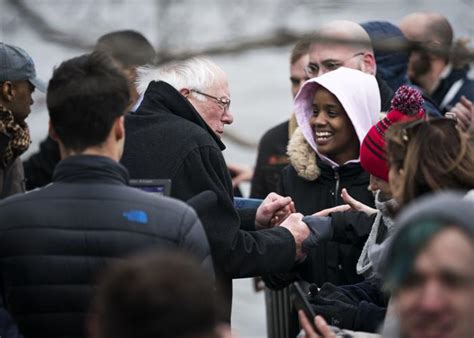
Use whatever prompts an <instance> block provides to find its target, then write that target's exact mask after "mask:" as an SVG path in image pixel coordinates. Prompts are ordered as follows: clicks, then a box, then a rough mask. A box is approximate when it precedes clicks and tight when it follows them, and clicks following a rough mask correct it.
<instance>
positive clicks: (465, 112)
mask: <svg viewBox="0 0 474 338" xmlns="http://www.w3.org/2000/svg"><path fill="white" fill-rule="evenodd" d="M473 115H474V105H473V103H472V102H471V101H469V100H468V99H467V98H466V97H465V96H461V100H460V101H459V102H458V103H456V105H455V106H454V107H453V108H452V109H451V111H449V112H447V113H446V115H445V116H446V117H448V118H455V119H456V120H457V123H458V126H459V128H460V129H461V130H462V131H464V132H467V131H469V130H473V129H474V116H473Z"/></svg>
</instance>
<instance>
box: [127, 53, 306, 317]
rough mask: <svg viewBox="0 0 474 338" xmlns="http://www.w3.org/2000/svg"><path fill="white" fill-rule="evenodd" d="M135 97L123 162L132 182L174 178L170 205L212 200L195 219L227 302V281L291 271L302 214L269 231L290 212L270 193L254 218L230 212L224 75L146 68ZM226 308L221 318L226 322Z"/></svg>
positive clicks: (203, 62)
mask: <svg viewBox="0 0 474 338" xmlns="http://www.w3.org/2000/svg"><path fill="white" fill-rule="evenodd" d="M139 91H141V92H142V93H144V97H143V101H142V103H141V105H140V108H139V109H138V110H137V111H136V112H135V113H131V114H129V116H128V117H127V119H126V132H127V141H126V143H125V151H124V156H123V158H122V162H123V164H124V165H125V166H126V167H127V168H128V169H129V171H130V176H131V177H132V178H147V179H159V178H168V179H171V180H172V188H171V195H172V196H173V197H175V198H178V199H181V200H188V199H190V198H192V197H193V196H195V195H197V194H199V193H201V192H202V191H206V190H210V191H212V192H214V193H215V194H216V195H217V202H216V204H215V205H212V207H209V208H207V209H206V211H205V212H200V213H199V212H198V214H199V216H200V218H201V220H202V223H203V225H204V228H205V230H206V233H207V236H208V239H209V243H210V246H211V252H212V256H213V259H214V265H215V268H216V272H217V276H218V277H219V278H220V282H221V283H222V282H224V283H223V284H222V285H223V288H224V293H225V295H226V298H227V299H229V300H231V296H232V293H231V292H232V289H231V287H232V284H231V278H239V277H250V276H257V275H261V274H264V273H273V272H283V271H289V270H290V269H291V268H292V267H293V265H294V263H295V261H298V260H300V259H302V258H303V257H304V254H303V252H302V242H303V240H305V239H306V238H307V237H308V236H309V229H308V228H307V226H306V224H305V223H303V222H302V215H300V214H292V215H291V216H289V217H288V218H287V219H286V220H285V221H284V222H283V223H281V226H278V227H274V228H271V229H268V228H270V227H271V219H272V217H274V216H277V217H285V216H287V215H288V214H289V212H290V210H292V209H293V205H292V202H291V199H290V198H283V197H281V196H279V195H277V194H275V193H272V194H270V195H268V196H267V198H266V199H265V200H264V202H263V203H262V205H261V206H260V207H259V208H258V209H257V211H256V212H255V210H248V209H246V210H245V211H247V213H245V214H244V212H243V211H242V210H240V211H238V210H236V209H235V208H234V205H233V195H232V183H231V178H230V175H229V172H228V170H227V166H226V163H225V160H224V157H223V156H222V150H224V149H225V146H224V144H223V143H222V141H221V136H222V134H223V132H224V127H225V126H226V125H228V124H231V123H232V121H233V115H232V113H231V111H230V109H229V107H230V102H231V100H230V92H229V86H228V81H227V76H226V74H225V73H224V71H223V70H222V69H221V68H220V67H219V66H217V65H216V64H215V63H213V62H212V61H210V60H208V59H206V58H192V59H189V60H185V61H178V62H174V63H171V64H169V65H165V66H163V67H161V68H143V69H141V71H140V75H139ZM249 211H250V212H249ZM256 230H258V231H256ZM190 282H192V281H190ZM228 305H229V307H228V310H229V312H228V313H226V314H225V315H226V316H227V317H230V302H229V303H228Z"/></svg>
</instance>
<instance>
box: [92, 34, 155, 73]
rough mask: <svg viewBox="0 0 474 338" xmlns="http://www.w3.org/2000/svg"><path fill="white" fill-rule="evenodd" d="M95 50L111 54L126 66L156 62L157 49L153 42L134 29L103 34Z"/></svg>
mask: <svg viewBox="0 0 474 338" xmlns="http://www.w3.org/2000/svg"><path fill="white" fill-rule="evenodd" d="M94 50H96V51H102V52H105V53H107V54H109V55H110V56H111V57H112V58H113V59H114V60H116V61H118V62H119V63H121V65H123V66H125V67H129V66H143V65H146V64H154V63H155V62H156V51H155V49H154V48H153V46H152V45H151V43H150V42H149V41H148V40H147V39H146V38H145V37H144V36H143V35H142V34H141V33H139V32H137V31H133V30H121V31H115V32H111V33H108V34H105V35H103V36H101V37H100V38H99V39H98V40H97V43H96V46H95V48H94Z"/></svg>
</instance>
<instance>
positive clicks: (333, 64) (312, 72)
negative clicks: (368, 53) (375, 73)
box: [304, 52, 365, 78]
mask: <svg viewBox="0 0 474 338" xmlns="http://www.w3.org/2000/svg"><path fill="white" fill-rule="evenodd" d="M364 54H365V53H364V52H359V53H356V54H354V55H352V56H351V57H349V58H347V59H345V60H342V61H339V60H327V61H324V62H322V63H321V65H318V64H316V63H309V64H308V65H307V66H306V67H304V71H305V73H306V75H307V76H308V77H310V78H313V77H316V76H318V74H319V70H320V69H324V70H326V72H330V71H333V70H336V69H338V68H339V67H342V66H344V64H345V63H346V62H347V61H349V60H350V59H352V58H355V57H356V56H361V55H364Z"/></svg>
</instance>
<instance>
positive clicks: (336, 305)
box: [0, 12, 474, 338]
mask: <svg viewBox="0 0 474 338" xmlns="http://www.w3.org/2000/svg"><path fill="white" fill-rule="evenodd" d="M387 41H388V42H391V43H392V46H393V45H395V46H398V47H399V48H398V49H394V48H393V47H392V48H387ZM466 51H467V47H466V46H465V44H463V43H461V42H457V41H454V34H453V30H452V28H451V25H450V23H449V22H448V20H447V19H446V18H445V17H443V16H442V15H440V14H437V13H431V12H419V13H413V14H410V15H408V16H407V17H405V18H404V19H403V20H402V21H401V22H400V24H399V25H398V26H396V25H394V24H392V23H389V22H385V21H371V22H367V23H363V24H358V23H355V22H351V21H341V20H338V21H332V22H328V23H325V24H324V25H322V26H321V27H320V28H319V29H318V30H317V31H316V32H315V33H314V35H313V36H312V37H310V38H305V39H302V40H301V41H298V42H297V43H296V44H295V46H294V48H293V50H292V53H291V57H290V81H291V93H292V95H293V98H294V112H293V113H292V114H291V115H290V116H289V120H288V121H285V122H284V123H282V124H280V125H278V126H276V127H273V128H272V129H270V130H269V131H268V132H267V133H266V134H265V135H264V136H263V137H262V140H261V142H260V144H259V148H258V155H257V163H256V167H255V170H254V172H253V174H249V173H248V172H247V173H243V172H240V173H239V172H238V170H237V169H235V168H237V167H235V166H231V165H229V166H228V165H227V163H226V161H225V159H224V157H223V155H222V151H223V150H224V149H225V144H224V143H223V140H222V136H223V135H224V133H225V127H226V126H227V125H230V124H231V123H232V122H233V120H234V115H233V112H232V107H231V94H230V90H229V83H228V79H227V75H226V73H225V71H224V70H223V69H222V68H221V67H220V66H219V65H217V64H216V63H214V62H213V61H212V60H210V59H209V58H207V57H193V58H190V59H186V60H176V61H172V62H169V63H167V64H164V65H158V64H157V55H156V52H155V50H154V48H153V46H152V45H151V44H150V43H149V42H148V40H147V39H146V38H145V37H143V36H142V35H141V34H140V33H138V32H135V31H116V32H111V33H109V34H106V35H104V36H102V37H100V38H99V39H98V40H97V43H96V45H95V47H94V50H93V51H91V52H90V53H88V54H84V55H80V56H77V57H74V58H72V59H69V60H65V61H64V62H62V63H61V64H60V65H59V66H58V67H57V68H55V70H54V72H53V75H52V78H51V79H50V80H49V82H48V85H46V84H45V83H44V82H42V81H41V80H40V79H38V78H37V76H36V72H35V64H34V62H33V60H32V59H31V57H30V56H29V55H28V54H27V52H26V51H25V50H24V49H23V48H22V46H12V45H9V44H6V43H3V42H0V85H1V92H0V159H1V161H0V199H1V200H0V297H1V300H2V303H1V307H0V336H1V337H7V338H17V337H24V338H41V337H45V338H46V337H48V338H66V337H77V338H79V337H81V338H82V337H92V338H112V337H113V338H132V337H137V338H141V337H153V336H156V337H179V338H204V337H206V338H207V337H209V338H214V337H215V338H229V337H232V335H233V334H232V332H231V330H230V324H231V323H230V315H231V305H232V279H234V278H243V277H257V276H261V277H262V278H263V280H264V282H265V285H266V286H267V287H268V288H270V289H272V290H281V289H285V288H286V287H287V286H288V285H290V284H291V283H294V282H297V283H299V284H300V285H301V286H302V287H303V288H304V289H305V291H307V292H308V293H307V295H306V297H307V300H308V302H309V304H310V306H311V308H312V310H313V311H314V312H315V314H316V315H317V316H316V317H315V318H309V317H307V314H306V313H305V312H303V311H301V309H296V308H294V307H293V306H288V307H287V308H286V309H285V311H287V313H286V314H284V315H285V316H286V318H285V321H286V320H288V323H290V322H292V323H293V324H291V325H286V326H285V325H284V326H282V327H283V329H282V330H281V332H273V331H271V334H270V336H271V337H277V338H278V337H295V336H296V335H298V333H299V335H300V336H306V337H310V338H313V337H372V336H381V337H398V338H402V337H405V338H415V337H452V338H471V337H473V336H474V322H473V321H472V316H473V314H474V223H472V220H473V219H474V214H473V210H474V208H473V206H474V199H473V197H472V193H470V192H469V191H470V190H472V189H474V142H473V139H472V137H473V136H474V134H472V133H473V131H474V105H473V103H472V101H474V80H472V79H470V78H469V77H468V72H469V61H472V60H469V58H466V57H465V55H469V53H467V52H466ZM38 61H39V62H40V60H37V62H38ZM35 89H38V90H39V91H43V92H45V93H46V102H47V108H48V112H49V133H48V136H47V137H46V139H45V140H43V142H42V143H41V146H40V150H39V151H38V152H37V153H35V154H33V155H32V156H31V157H30V158H28V159H24V162H23V163H22V159H21V157H20V156H21V155H22V154H23V153H24V152H25V151H26V150H27V149H28V146H29V144H30V135H29V128H28V124H27V122H26V120H27V117H28V115H29V113H30V112H31V106H32V105H33V100H32V98H31V94H32V93H33V91H34V90H35ZM230 170H231V171H232V172H233V174H234V176H236V177H243V176H245V177H252V188H251V193H250V197H253V198H259V199H261V204H260V205H259V206H258V207H255V208H254V207H245V208H241V207H236V205H235V203H234V188H235V182H236V179H234V181H233V180H232V177H231V174H230ZM236 170H237V172H236ZM131 180H134V181H140V182H154V181H156V180H170V181H171V190H170V194H169V195H170V196H162V195H160V196H158V195H157V194H154V193H150V192H149V191H143V190H145V189H139V188H137V187H132V186H130V185H129V183H130V181H131ZM297 310H299V311H297ZM281 318H283V317H282V316H281V317H280V319H281ZM274 319H275V318H274ZM300 331H301V332H300Z"/></svg>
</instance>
